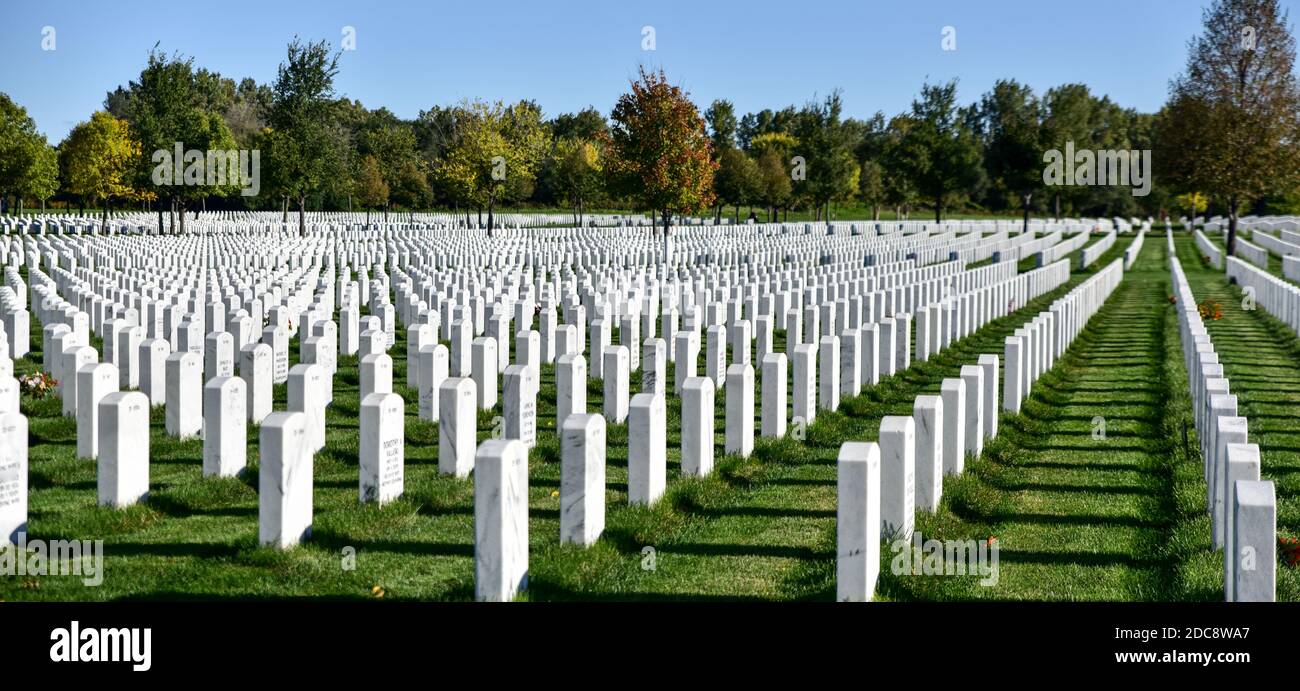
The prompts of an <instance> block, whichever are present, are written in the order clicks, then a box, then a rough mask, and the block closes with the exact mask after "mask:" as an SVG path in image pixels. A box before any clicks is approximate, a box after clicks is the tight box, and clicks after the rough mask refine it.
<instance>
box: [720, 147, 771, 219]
mask: <svg viewBox="0 0 1300 691" xmlns="http://www.w3.org/2000/svg"><path fill="white" fill-rule="evenodd" d="M713 183H714V186H715V187H716V189H717V198H718V208H719V209H721V207H722V205H724V204H730V205H732V206H734V207H735V211H736V214H735V221H736V222H737V223H739V222H740V205H741V204H748V203H750V202H752V201H754V200H755V199H757V198H758V196H759V190H760V187H761V184H762V180H761V178H760V175H759V170H758V164H757V163H756V162H755V161H754V159H752V158H750V157H749V156H747V155H745V152H743V151H741V150H740V149H737V148H735V147H730V148H727V149H723V150H722V155H721V157H720V159H719V161H718V172H717V174H716V175H715V176H714V178H713Z"/></svg>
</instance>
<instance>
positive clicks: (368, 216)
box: [366, 206, 370, 226]
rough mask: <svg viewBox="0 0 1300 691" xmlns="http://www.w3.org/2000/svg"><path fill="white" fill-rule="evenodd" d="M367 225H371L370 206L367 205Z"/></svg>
mask: <svg viewBox="0 0 1300 691" xmlns="http://www.w3.org/2000/svg"><path fill="white" fill-rule="evenodd" d="M366 225H367V226H368V225H370V207H368V206H367V207H366Z"/></svg>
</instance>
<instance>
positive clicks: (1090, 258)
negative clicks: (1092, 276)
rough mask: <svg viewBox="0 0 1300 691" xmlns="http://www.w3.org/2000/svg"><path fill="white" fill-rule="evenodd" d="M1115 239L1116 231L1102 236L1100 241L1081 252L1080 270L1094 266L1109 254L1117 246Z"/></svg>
mask: <svg viewBox="0 0 1300 691" xmlns="http://www.w3.org/2000/svg"><path fill="white" fill-rule="evenodd" d="M1115 237H1116V235H1115V231H1113V230H1112V231H1110V232H1108V233H1106V234H1105V235H1103V236H1101V239H1100V240H1098V241H1096V242H1094V243H1092V244H1091V245H1088V246H1087V247H1085V248H1083V251H1082V252H1079V270H1080V271H1082V270H1084V269H1086V268H1088V267H1089V266H1092V263H1093V262H1095V261H1097V260H1098V259H1100V258H1101V256H1102V255H1103V254H1106V253H1107V252H1109V251H1110V248H1111V247H1114V246H1115Z"/></svg>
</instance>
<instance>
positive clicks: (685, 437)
mask: <svg viewBox="0 0 1300 691" xmlns="http://www.w3.org/2000/svg"><path fill="white" fill-rule="evenodd" d="M713 406H714V389H713V380H712V379H709V378H708V377H690V378H689V379H687V380H686V381H685V382H684V383H683V384H682V415H681V434H682V456H681V465H682V475H685V476H687V477H704V476H706V475H708V474H709V473H711V472H713V441H714V440H713Z"/></svg>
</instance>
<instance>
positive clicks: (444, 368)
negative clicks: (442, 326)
mask: <svg viewBox="0 0 1300 691" xmlns="http://www.w3.org/2000/svg"><path fill="white" fill-rule="evenodd" d="M450 363H451V356H450V353H448V352H447V346H445V345H442V344H441V343H439V344H437V345H426V346H424V347H423V348H421V349H420V410H419V415H420V419H421V420H427V421H429V422H437V421H438V420H439V417H440V416H439V412H440V411H439V404H440V402H441V401H440V397H439V393H438V392H439V390H440V388H441V387H442V383H443V382H444V381H446V380H447V377H448V375H449V374H450V368H451V365H450Z"/></svg>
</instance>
